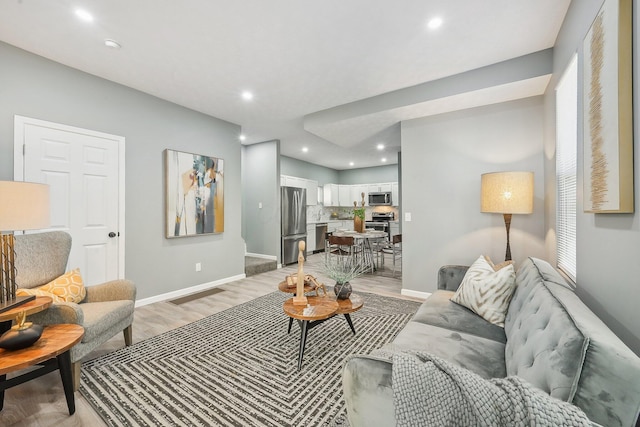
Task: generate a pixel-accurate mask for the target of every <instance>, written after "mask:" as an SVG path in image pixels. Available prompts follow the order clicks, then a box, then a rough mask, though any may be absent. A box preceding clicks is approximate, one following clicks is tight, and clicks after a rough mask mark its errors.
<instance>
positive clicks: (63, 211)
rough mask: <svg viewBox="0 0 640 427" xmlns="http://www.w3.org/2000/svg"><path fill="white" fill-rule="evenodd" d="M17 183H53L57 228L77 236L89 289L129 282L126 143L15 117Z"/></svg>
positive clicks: (74, 262) (77, 254)
mask: <svg viewBox="0 0 640 427" xmlns="http://www.w3.org/2000/svg"><path fill="white" fill-rule="evenodd" d="M14 153H15V155H14V158H15V161H14V175H15V179H16V180H17V181H27V182H41V183H45V184H49V186H50V199H51V229H52V230H64V231H67V232H68V233H69V234H71V236H72V238H73V243H72V245H71V254H70V255H69V264H68V269H73V268H77V267H79V268H80V272H81V273H82V277H83V280H84V281H85V284H87V285H93V284H98V283H103V282H106V281H108V280H114V279H118V278H122V277H124V233H123V231H124V186H123V183H124V138H123V137H119V136H114V135H108V134H104V133H100V132H94V131H90V130H86V129H80V128H74V127H70V126H65V125H60V124H57V123H50V122H45V121H42V120H36V119H30V118H26V117H20V116H16V117H15V147H14Z"/></svg>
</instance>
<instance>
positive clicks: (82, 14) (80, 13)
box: [76, 9, 93, 22]
mask: <svg viewBox="0 0 640 427" xmlns="http://www.w3.org/2000/svg"><path fill="white" fill-rule="evenodd" d="M76 16H77V17H78V18H80V19H82V20H83V21H84V22H93V15H92V14H90V13H89V12H87V11H86V10H84V9H76Z"/></svg>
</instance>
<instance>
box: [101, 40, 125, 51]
mask: <svg viewBox="0 0 640 427" xmlns="http://www.w3.org/2000/svg"><path fill="white" fill-rule="evenodd" d="M104 45H105V46H107V47H110V48H112V49H120V48H121V47H122V46H120V43H118V42H117V41H115V40H112V39H104Z"/></svg>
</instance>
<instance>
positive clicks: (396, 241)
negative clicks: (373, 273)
mask: <svg viewBox="0 0 640 427" xmlns="http://www.w3.org/2000/svg"><path fill="white" fill-rule="evenodd" d="M381 252H382V264H383V265H384V254H390V255H391V256H392V257H393V272H392V273H391V276H392V277H395V275H396V266H397V264H399V263H400V262H401V261H402V234H396V235H395V236H393V237H392V238H391V241H390V242H388V243H387V245H386V246H385V247H383V248H382V250H381Z"/></svg>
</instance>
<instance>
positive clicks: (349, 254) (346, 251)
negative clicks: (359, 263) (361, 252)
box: [326, 235, 356, 263]
mask: <svg viewBox="0 0 640 427" xmlns="http://www.w3.org/2000/svg"><path fill="white" fill-rule="evenodd" d="M327 241H328V250H327V251H326V256H327V260H328V257H331V256H336V257H342V258H341V261H346V262H348V263H351V262H354V261H355V256H356V246H355V242H354V238H353V237H347V236H333V235H330V236H329V237H328V239H327ZM345 257H346V259H345Z"/></svg>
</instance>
